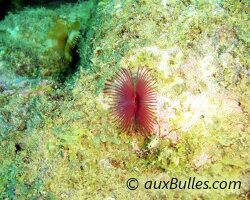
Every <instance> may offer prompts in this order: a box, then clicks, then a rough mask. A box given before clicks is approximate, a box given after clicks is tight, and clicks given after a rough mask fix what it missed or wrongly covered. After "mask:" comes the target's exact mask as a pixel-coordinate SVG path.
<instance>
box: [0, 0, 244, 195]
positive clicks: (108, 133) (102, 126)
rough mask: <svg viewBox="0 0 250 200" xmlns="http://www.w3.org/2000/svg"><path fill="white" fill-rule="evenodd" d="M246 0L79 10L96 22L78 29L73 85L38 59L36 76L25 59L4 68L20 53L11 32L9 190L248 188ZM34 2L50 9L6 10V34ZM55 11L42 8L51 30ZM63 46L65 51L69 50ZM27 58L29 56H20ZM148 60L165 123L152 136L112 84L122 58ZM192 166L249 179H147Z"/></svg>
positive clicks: (1, 186) (135, 62)
mask: <svg viewBox="0 0 250 200" xmlns="http://www.w3.org/2000/svg"><path fill="white" fill-rule="evenodd" d="M79 5H84V4H79ZM245 6H246V5H245V3H244V2H241V3H237V2H229V1H228V2H219V1H209V2H201V1H164V0H163V1H153V2H150V1H144V0H139V1H133V0H131V1H119V0H114V1H99V3H98V6H97V10H96V12H95V15H93V16H92V18H91V20H90V21H88V22H87V21H84V22H82V21H81V20H79V21H80V23H81V24H80V27H84V26H85V25H86V24H87V25H88V31H86V33H85V34H83V35H79V49H78V51H79V57H80V61H79V71H78V72H77V73H76V74H75V75H74V76H73V78H72V79H71V80H67V82H66V83H65V84H63V85H61V84H59V83H58V82H55V81H53V80H46V79H44V75H42V74H40V71H39V73H38V77H39V78H38V79H31V78H27V77H24V76H23V75H24V74H22V72H23V70H21V73H18V74H17V73H13V71H12V69H6V68H8V66H9V68H12V67H13V66H10V65H9V64H8V63H9V60H8V59H7V58H9V57H10V58H9V59H10V61H11V57H12V55H14V54H12V53H10V54H9V57H8V54H5V52H6V51H10V49H9V46H8V45H7V44H6V43H1V44H2V46H1V52H2V53H1V54H0V56H2V57H1V60H0V70H1V71H0V72H1V73H0V75H1V78H2V77H4V76H6V77H11V81H9V82H8V81H7V80H6V79H3V80H5V81H4V82H3V84H1V85H0V87H1V90H0V91H1V93H0V100H1V101H0V104H1V108H0V124H1V126H0V127H1V129H0V130H1V135H0V140H1V145H0V151H1V152H3V153H2V154H0V161H1V163H2V165H1V167H0V174H1V176H0V177H1V178H0V194H1V195H2V196H1V197H3V198H17V199H27V198H28V199H29V198H44V199H79V197H82V198H83V199H108V198H111V199H112V198H113V199H129V198H130V199H138V198H140V199H158V198H159V199H183V198H185V199H198V198H202V199H244V198H247V195H248V191H249V186H248V182H249V181H248V168H249V155H248V149H249V134H248V133H249V126H248V124H249V119H248V115H249V103H248V99H249V72H248V68H247V65H248V59H247V55H248V53H247V47H248V43H249V41H248V37H247V34H246V33H247V32H248V26H247V24H246V21H247V19H248V16H247V14H246V10H245ZM66 8H67V9H68V10H70V11H71V12H70V13H72V14H68V16H71V17H72V16H76V15H77V16H78V15H79V16H81V14H82V13H80V11H81V9H80V8H76V7H74V6H69V7H65V8H63V7H61V8H60V9H61V10H64V9H66ZM60 9H59V10H60ZM46 12H49V11H46ZM58 12H59V11H58ZM28 13H32V15H33V16H35V17H39V16H41V15H42V13H41V10H40V9H30V10H25V11H23V12H20V13H19V14H17V15H13V14H12V15H10V16H9V17H7V19H6V21H4V22H1V23H4V24H5V25H4V27H5V28H4V33H3V34H4V35H6V34H7V33H6V30H7V29H8V27H12V26H11V20H10V19H11V18H14V17H16V18H17V19H20V20H21V21H23V23H24V22H25V21H24V20H23V18H22V16H23V15H25V14H28ZM79 16H78V17H79ZM49 19H51V18H49ZM49 19H48V18H46V19H44V23H45V26H44V27H48V29H46V30H49V27H52V29H53V27H56V26H57V25H56V23H57V22H56V21H54V22H52V23H51V26H49V24H48V23H49V21H50V20H49ZM82 19H83V18H82ZM84 19H85V18H84ZM60 20H62V19H61V18H60ZM67 20H68V19H67ZM67 20H65V21H64V22H67V23H69V22H71V19H70V20H69V21H67ZM17 21H18V20H17ZM12 23H13V22H12ZM30 23H31V22H30ZM72 23H75V18H74V17H73V19H72ZM34 26H35V23H34ZM31 27H32V26H31ZM52 29H50V30H52ZM11 30H13V31H14V30H15V29H13V28H11ZM28 30H30V31H32V30H33V29H32V28H30V29H28ZM86 30H87V29H86ZM17 32H18V33H19V38H24V39H25V38H26V37H25V33H24V32H19V31H17ZM28 33H29V31H28ZM28 33H27V34H28ZM42 34H44V35H46V31H45V29H44V31H43V32H42V33H41V37H37V40H40V39H41V38H42ZM8 37H12V36H11V35H10V34H9V33H8ZM31 37H32V36H31ZM34 40H35V38H34ZM17 41H23V42H24V40H23V39H20V40H17ZM41 41H42V40H41ZM41 41H40V42H39V41H38V42H36V44H41ZM24 43H25V42H24ZM26 44H27V43H26ZM27 46H30V45H27ZM20 48H21V47H20ZM2 49H3V50H2ZM21 49H22V48H21ZM13 51H17V47H16V46H15V45H14V46H13ZM38 51H40V50H38ZM21 52H23V51H21ZM27 52H29V51H27ZM55 53H58V52H55ZM59 54H60V56H61V55H64V54H63V53H62V51H61V50H60V53H59ZM35 55H37V54H36V53H35ZM49 58H51V59H52V58H53V55H51V56H49ZM38 60H39V59H38ZM17 62H24V63H26V62H28V61H26V60H25V59H23V57H20V58H19V57H17ZM26 64H27V63H26ZM29 66H30V65H29ZM138 66H143V67H147V68H150V69H152V76H153V77H154V78H155V79H156V80H157V94H158V103H157V116H158V118H157V122H158V126H157V127H155V134H154V135H153V136H152V137H150V138H149V139H148V140H145V138H144V137H143V136H142V135H140V134H134V135H133V136H130V135H127V134H126V133H123V132H121V130H120V127H116V126H115V125H114V124H113V122H112V120H111V119H110V116H109V100H108V98H107V96H106V95H105V94H103V88H104V83H105V82H106V79H107V78H111V77H112V76H113V75H114V74H115V73H116V72H118V71H119V70H120V69H121V68H122V67H130V68H131V69H132V71H133V70H135V69H136V68H137V67H138ZM40 68H43V65H42V64H40V63H38V68H37V69H40ZM43 69H47V68H46V67H44V68H43ZM28 71H29V70H28ZM23 77H24V78H23ZM30 77H32V76H30ZM132 177H134V178H136V179H138V182H139V187H138V188H137V189H136V190H134V191H131V190H129V189H128V188H127V187H126V181H127V180H128V179H129V178H132ZM190 177H195V179H196V180H200V181H203V182H204V181H209V182H210V183H212V182H213V181H227V183H230V181H241V188H240V189H233V188H230V189H185V190H180V189H166V188H165V189H146V188H145V185H144V184H145V183H146V182H147V181H165V182H167V181H169V180H171V178H178V179H179V180H183V181H184V180H189V178H190ZM158 183H159V182H158ZM224 184H225V183H224ZM222 185H223V184H222ZM217 186H218V185H217Z"/></svg>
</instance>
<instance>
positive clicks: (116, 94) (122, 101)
mask: <svg viewBox="0 0 250 200" xmlns="http://www.w3.org/2000/svg"><path fill="white" fill-rule="evenodd" d="M149 72H150V70H147V69H141V68H138V70H137V76H136V79H135V80H134V78H133V74H132V72H131V70H130V69H124V68H122V70H121V72H120V73H117V74H116V75H115V76H114V78H113V79H112V80H110V79H108V80H107V83H106V84H105V85H106V88H105V89H104V93H106V94H107V95H108V96H109V97H110V98H112V100H113V101H112V103H111V115H112V117H113V119H114V121H115V123H116V124H117V125H118V126H120V127H121V128H122V130H123V131H128V132H132V131H135V130H138V131H139V132H140V133H142V134H144V135H145V136H147V135H148V134H152V132H153V130H154V125H155V123H156V120H155V108H156V103H157V101H156V92H155V89H156V87H155V81H154V79H152V78H151V77H150V73H149Z"/></svg>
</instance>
